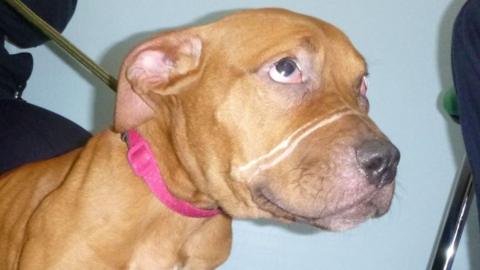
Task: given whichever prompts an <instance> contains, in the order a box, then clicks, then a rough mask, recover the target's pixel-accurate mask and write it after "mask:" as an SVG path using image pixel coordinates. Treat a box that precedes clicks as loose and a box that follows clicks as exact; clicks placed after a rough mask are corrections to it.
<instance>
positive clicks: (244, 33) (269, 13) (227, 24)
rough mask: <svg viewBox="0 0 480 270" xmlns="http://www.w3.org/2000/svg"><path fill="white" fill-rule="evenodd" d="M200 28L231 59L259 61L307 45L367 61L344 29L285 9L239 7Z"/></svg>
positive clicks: (356, 60) (214, 45) (308, 47)
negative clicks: (235, 10) (233, 11)
mask: <svg viewBox="0 0 480 270" xmlns="http://www.w3.org/2000/svg"><path fill="white" fill-rule="evenodd" d="M201 29H202V30H201V32H202V33H203V34H205V35H206V38H205V40H207V43H208V44H207V45H210V46H212V47H214V48H216V49H219V48H220V49H221V50H222V52H224V53H225V54H229V59H230V60H232V61H242V62H245V61H248V60H252V62H257V63H258V62H259V61H262V60H265V59H262V58H268V57H270V56H275V54H276V53H280V52H288V51H289V50H290V49H293V48H296V47H304V48H307V49H309V50H311V51H312V52H314V53H318V52H322V51H324V50H339V51H342V52H345V53H348V54H349V55H352V56H353V57H352V58H355V59H352V60H353V61H355V62H357V64H360V65H364V63H365V61H364V60H363V57H362V56H361V55H360V54H359V53H358V52H357V51H356V49H355V48H354V47H353V46H352V44H351V42H350V40H349V39H348V37H347V36H346V35H345V34H344V33H343V32H342V31H341V30H339V29H338V28H336V27H335V26H333V25H331V24H329V23H327V22H325V21H322V20H320V19H317V18H314V17H310V16H306V15H303V14H299V13H295V12H291V11H288V10H284V9H273V8H267V9H252V10H245V11H240V12H237V13H234V14H232V15H229V16H227V17H224V18H223V19H221V20H219V21H216V22H214V23H211V24H208V25H205V26H204V27H201ZM252 49H254V50H252ZM236 56H239V59H237V57H236ZM248 56H250V57H248Z"/></svg>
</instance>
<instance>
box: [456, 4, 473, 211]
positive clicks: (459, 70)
mask: <svg viewBox="0 0 480 270" xmlns="http://www.w3.org/2000/svg"><path fill="white" fill-rule="evenodd" d="M452 68H453V80H454V83H455V90H456V91H457V97H458V105H459V113H460V124H461V126H462V133H463V139H464V142H465V149H466V152H467V156H468V159H469V161H470V165H471V167H472V172H473V176H474V180H475V185H474V186H475V188H476V193H477V203H478V209H479V210H480V135H479V134H480V0H469V1H467V3H466V4H465V5H464V7H463V8H462V10H461V12H460V14H459V15H458V17H457V19H456V22H455V26H454V30H453V42H452Z"/></svg>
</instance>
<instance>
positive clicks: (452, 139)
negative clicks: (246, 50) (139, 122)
mask: <svg viewBox="0 0 480 270" xmlns="http://www.w3.org/2000/svg"><path fill="white" fill-rule="evenodd" d="M462 4H463V1H451V0H422V1H416V0H403V1H385V0H366V1H347V0H316V1H306V0H298V1H260V0H257V1H213V0H210V1H193V0H191V1H186V0H177V1H153V0H137V1H114V0H102V1H95V0H81V1H79V3H78V7H77V10H76V13H75V15H74V17H73V19H72V21H71V23H70V24H69V26H68V27H67V29H66V31H65V33H64V34H65V36H66V37H67V38H68V39H70V40H71V41H72V42H73V43H74V44H76V45H77V46H78V47H79V48H80V49H81V50H83V51H84V52H85V53H86V54H87V55H89V56H90V57H92V58H93V59H94V60H95V61H96V62H97V63H99V64H101V65H102V66H104V67H105V68H106V69H107V70H108V71H109V72H111V73H112V74H114V75H115V76H116V74H117V72H118V69H119V65H120V63H121V61H122V58H123V57H124V55H125V54H126V53H127V52H128V50H129V48H131V46H133V44H135V43H136V42H138V41H139V40H141V39H143V38H145V37H147V36H148V35H149V34H151V33H153V32H157V31H161V30H165V29H171V28H175V27H180V26H186V25H192V24H198V23H203V22H208V21H210V20H212V19H215V18H218V17H220V16H222V15H224V14H228V13H230V12H231V11H233V10H237V9H243V8H251V7H267V6H275V7H283V8H288V9H292V10H294V11H297V12H301V13H305V14H309V15H312V16H316V17H319V18H322V19H324V20H327V21H329V22H331V23H333V24H335V25H337V26H338V27H340V28H341V29H343V30H344V31H345V32H346V33H347V35H349V37H350V38H351V39H352V41H353V42H354V44H355V45H356V47H357V48H358V49H359V50H360V52H362V53H363V55H364V56H365V57H366V59H367V61H368V64H369V69H370V74H371V75H370V79H369V82H370V88H369V93H368V95H369V97H370V102H371V116H372V118H373V119H374V120H375V121H376V122H377V123H378V125H379V126H380V127H381V128H382V129H383V131H384V132H385V133H386V134H387V135H388V136H389V137H390V138H391V140H392V141H393V142H394V143H395V144H396V145H397V146H398V148H399V149H400V150H401V152H402V159H401V162H400V167H399V174H398V179H397V181H398V188H397V191H396V195H395V198H394V202H393V207H392V209H391V211H390V212H389V213H388V214H387V215H386V216H385V217H383V218H381V219H377V220H372V221H369V222H367V223H365V224H363V225H361V226H360V227H358V228H356V229H354V230H352V231H348V232H344V233H329V232H320V231H317V230H314V229H312V228H310V227H308V226H304V225H298V224H296V225H280V224H277V223H275V222H265V221H236V222H235V223H234V245H233V250H232V254H231V257H230V258H229V260H228V261H227V262H226V263H225V264H224V265H223V266H222V267H220V269H222V270H227V269H249V270H252V269H262V270H267V269H328V270H340V269H348V270H350V269H362V270H363V269H365V270H366V269H368V270H376V269H382V270H396V269H398V270H405V269H408V270H410V269H426V267H427V265H428V261H429V258H430V255H431V252H432V248H433V246H434V242H435V239H436V236H437V232H438V230H439V227H440V223H441V218H442V216H443V213H444V209H445V207H446V203H447V201H448V198H449V195H450V192H451V187H452V184H453V181H454V178H455V175H456V171H457V168H458V166H459V164H460V162H461V160H462V156H463V152H464V151H463V148H462V143H461V135H460V132H459V129H458V127H457V126H456V125H455V124H453V123H452V122H451V121H450V120H449V119H448V117H447V116H446V114H445V113H443V112H442V109H441V104H442V103H441V92H442V91H443V90H444V89H448V88H449V87H450V86H451V85H452V79H451V74H450V73H451V71H450V37H451V30H452V25H453V20H454V17H455V16H456V14H457V12H458V10H459V9H460V7H461V6H462ZM226 42H228V41H226ZM8 48H9V50H10V51H12V52H14V51H18V49H16V48H15V47H13V46H9V47H8ZM29 51H31V52H32V53H33V54H34V59H35V67H34V73H33V76H32V77H31V80H30V81H29V83H28V88H27V90H26V92H25V96H24V97H25V99H26V100H28V101H29V102H31V103H34V104H37V105H40V106H43V107H45V108H48V109H50V110H53V111H55V112H57V113H60V114H62V115H64V116H66V117H68V118H70V119H72V120H74V121H76V122H77V123H79V124H80V125H82V126H83V127H85V128H87V129H88V130H90V131H93V132H96V131H99V130H101V129H104V128H107V127H108V126H109V125H110V124H111V123H112V113H113V104H114V95H113V93H112V92H111V91H110V90H109V89H108V88H107V87H106V86H104V85H103V84H102V83H101V82H99V81H98V80H97V79H96V78H95V77H93V76H92V75H90V74H89V73H87V72H85V71H84V70H83V69H82V68H79V66H78V65H77V64H75V63H74V62H73V61H72V60H71V59H69V58H68V57H66V56H65V55H64V54H63V53H62V52H61V51H59V50H58V49H57V48H56V47H55V46H54V45H52V44H48V45H47V46H41V47H38V48H36V49H33V50H29ZM473 212H474V213H476V210H475V211H473ZM478 232H479V229H478V222H477V217H476V214H475V215H471V217H470V219H469V224H468V227H467V229H466V231H465V233H464V236H463V239H462V242H461V246H460V249H459V254H458V255H457V258H456V261H455V265H454V269H462V270H469V269H472V270H473V269H480V256H479V254H480V247H479V246H480V244H479V243H480V239H479V234H478Z"/></svg>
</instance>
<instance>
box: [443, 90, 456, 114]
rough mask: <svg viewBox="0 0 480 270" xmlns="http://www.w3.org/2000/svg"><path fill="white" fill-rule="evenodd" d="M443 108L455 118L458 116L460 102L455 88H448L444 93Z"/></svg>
mask: <svg viewBox="0 0 480 270" xmlns="http://www.w3.org/2000/svg"><path fill="white" fill-rule="evenodd" d="M443 109H444V110H445V111H446V112H447V113H448V114H449V115H450V116H451V117H453V118H458V114H459V113H458V102H457V94H456V93H455V89H454V88H453V87H452V88H450V89H448V90H447V91H446V92H445V94H444V95H443Z"/></svg>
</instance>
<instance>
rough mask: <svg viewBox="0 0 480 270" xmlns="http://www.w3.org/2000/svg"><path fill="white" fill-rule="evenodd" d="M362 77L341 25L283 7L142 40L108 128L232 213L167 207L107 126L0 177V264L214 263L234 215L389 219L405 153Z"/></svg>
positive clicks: (188, 190) (315, 221)
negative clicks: (375, 114)
mask: <svg viewBox="0 0 480 270" xmlns="http://www.w3.org/2000/svg"><path fill="white" fill-rule="evenodd" d="M285 58H288V59H291V60H293V61H294V63H295V64H294V65H293V66H292V65H291V62H289V63H290V64H288V63H287V64H285V62H283V63H284V64H285V65H286V66H287V68H286V69H284V70H280V69H279V68H278V66H279V65H278V63H279V61H280V60H281V59H285ZM284 67H285V66H284ZM279 70H280V71H279ZM292 70H293V73H292V75H290V74H289V73H290V72H292ZM282 72H286V73H282ZM366 73H367V69H366V64H365V61H364V59H363V58H362V56H361V55H360V54H359V53H358V52H357V51H356V50H355V48H354V47H353V46H352V44H351V43H350V41H349V40H348V39H347V37H346V36H345V35H344V34H343V33H341V32H340V31H339V30H338V29H336V28H335V27H333V26H332V25H330V24H327V23H325V22H323V21H320V20H318V19H315V18H311V17H307V16H303V15H300V14H296V13H292V12H289V11H285V10H278V9H260V10H250V11H244V12H240V13H237V14H234V15H231V16H228V17H226V18H224V19H222V20H220V21H218V22H215V23H211V24H208V25H203V26H198V27H194V28H190V29H184V30H178V31H172V32H168V33H164V34H161V35H159V36H157V37H154V38H152V39H150V40H148V41H146V42H144V43H142V44H141V45H139V46H138V47H136V48H135V49H134V50H132V52H131V53H130V54H129V55H128V56H127V58H126V59H125V61H124V64H123V66H122V69H121V72H120V74H119V88H118V96H117V106H116V112H115V127H114V129H115V131H116V132H123V131H126V130H129V129H132V128H136V129H137V130H138V132H139V133H140V134H142V135H143V136H144V137H145V138H146V139H147V141H149V142H150V145H151V146H152V148H153V152H154V154H155V158H156V160H157V163H158V165H159V167H160V169H161V171H162V175H163V176H164V178H165V181H166V184H167V186H168V188H169V190H170V191H171V192H172V193H173V194H174V195H175V196H177V197H179V198H181V199H184V200H186V201H189V202H190V203H192V204H194V205H196V206H198V207H202V208H215V207H220V208H221V209H222V210H223V212H224V214H222V215H218V216H216V217H213V218H208V219H192V218H187V217H182V216H179V215H178V214H176V213H174V212H172V211H171V210H169V209H167V208H166V207H164V206H163V205H162V204H161V203H160V202H159V201H158V200H157V199H156V198H155V197H154V196H153V195H152V194H151V193H150V192H149V190H148V189H147V188H146V187H145V185H144V184H143V183H142V182H141V181H140V180H139V179H138V178H137V177H136V176H134V175H133V173H132V171H131V169H130V168H129V165H128V164H127V162H126V159H125V155H126V146H125V144H124V143H123V142H122V141H121V140H120V136H119V134H117V133H114V132H113V131H106V132H103V133H101V134H99V135H97V136H95V137H94V138H93V139H92V140H91V141H90V142H89V143H88V145H87V146H86V147H85V148H83V149H79V150H76V151H74V152H72V153H70V154H67V155H65V156H62V157H59V158H56V159H52V160H49V161H45V162H39V163H35V164H32V165H28V166H24V167H22V168H20V169H18V170H16V171H12V172H10V173H8V174H6V175H4V176H3V178H4V179H3V180H1V181H0V220H1V222H0V236H1V237H0V239H2V240H0V257H2V258H7V259H6V260H4V261H2V262H0V269H17V268H21V269H47V268H54V269H99V268H102V269H119V268H122V269H123V268H131V269H214V268H215V267H217V266H218V265H219V264H221V263H222V262H223V261H224V260H225V259H226V258H227V256H228V254H229V250H230V245H231V224H230V222H231V221H230V218H231V217H240V218H273V219H278V220H280V221H289V220H290V221H299V222H305V223H308V224H311V225H313V226H317V227H320V228H323V229H329V230H344V229H348V228H351V227H353V226H355V225H357V224H359V223H361V222H363V221H365V220H366V219H368V218H370V217H376V216H380V215H382V214H384V213H385V212H386V211H387V210H388V208H389V206H390V203H391V199H392V195H393V192H394V181H393V179H394V176H395V172H396V166H397V164H398V151H397V150H396V149H395V148H394V147H393V145H391V144H390V142H389V141H388V139H387V138H386V137H385V136H384V135H383V134H382V133H381V131H380V130H379V129H378V128H377V127H376V125H375V124H374V123H373V122H372V120H371V119H370V118H369V117H368V115H367V112H368V101H367V99H366V96H365V93H366V85H365V83H364V79H363V78H364V76H365V75H366ZM286 74H287V75H286ZM366 142H370V143H366ZM371 142H373V143H371ZM365 145H367V146H368V147H365ZM378 145H382V147H383V148H382V149H383V150H382V151H383V152H386V153H387V154H388V155H387V154H385V155H384V154H382V155H381V156H382V158H381V159H380V160H381V162H380V163H382V164H383V165H385V166H383V165H382V164H380V165H381V166H380V165H379V161H378V160H379V159H378V158H377V159H373V158H371V157H372V156H373V157H377V156H379V154H378V153H380V152H381V151H380V150H378V149H379V148H378V147H377V146H378ZM359 149H360V150H359ZM365 149H367V150H365ZM385 149H387V150H385ZM383 152H382V153H383ZM364 153H367V154H364ZM383 156H388V158H383ZM372 160H373V161H372ZM383 161H385V162H383ZM380 169H381V175H380V176H378V177H372V175H379V173H378V171H380ZM372 179H373V180H372ZM12 206H15V207H12ZM14 224H15V225H14ZM172 232H175V233H172Z"/></svg>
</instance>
